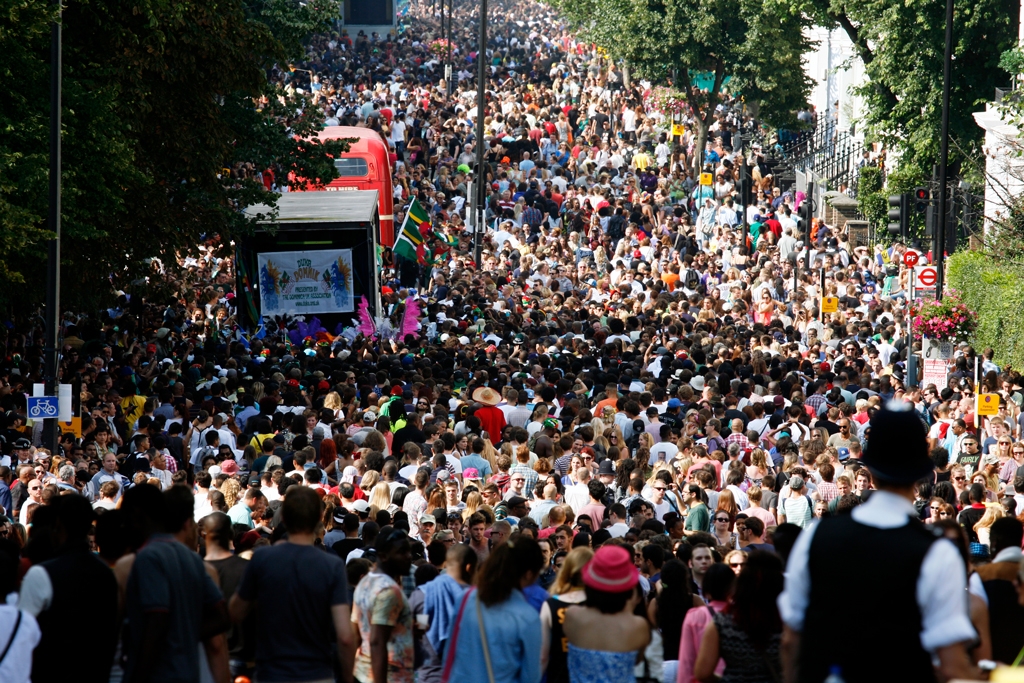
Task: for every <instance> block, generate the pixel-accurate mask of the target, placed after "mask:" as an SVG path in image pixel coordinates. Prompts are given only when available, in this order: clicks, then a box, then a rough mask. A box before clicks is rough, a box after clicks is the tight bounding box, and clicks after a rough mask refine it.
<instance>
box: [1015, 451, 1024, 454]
mask: <svg viewBox="0 0 1024 683" xmlns="http://www.w3.org/2000/svg"><path fill="white" fill-rule="evenodd" d="M1013 454H1014V455H1024V451H1014V452H1013Z"/></svg>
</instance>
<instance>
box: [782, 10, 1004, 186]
mask: <svg viewBox="0 0 1024 683" xmlns="http://www.w3.org/2000/svg"><path fill="white" fill-rule="evenodd" d="M797 4H798V6H800V7H801V8H802V10H803V11H804V12H806V13H807V14H808V15H810V16H811V17H813V18H814V20H815V23H818V24H820V25H822V26H828V27H835V28H841V29H843V30H844V31H845V32H846V34H847V35H848V36H849V37H850V40H851V41H852V42H853V44H854V46H855V48H856V50H857V54H858V55H859V56H860V58H861V59H862V60H863V62H864V67H865V72H866V74H867V76H868V78H869V79H870V82H869V83H868V84H867V86H866V87H864V88H863V90H862V95H863V96H864V97H865V98H866V100H867V104H868V107H867V121H866V123H867V124H868V126H869V127H870V129H871V132H872V134H873V136H875V137H876V138H878V139H881V140H882V141H884V142H885V144H886V145H887V146H889V147H898V148H900V149H902V150H903V153H904V156H903V159H902V160H901V163H902V162H914V163H916V165H917V166H918V167H919V168H923V169H927V170H929V171H930V169H931V167H932V165H933V164H934V163H936V161H937V159H938V155H939V144H940V139H939V138H940V136H939V133H940V130H941V126H940V124H941V116H942V63H943V55H944V49H945V48H944V46H945V22H946V16H945V11H946V8H945V3H944V2H941V1H940V0H901V1H900V2H893V1H892V0H856V1H855V0H797ZM1018 15H1019V6H1018V3H1016V2H1011V0H972V1H971V2H964V1H963V0H958V1H957V2H956V5H955V15H954V33H953V39H954V53H953V54H954V61H953V78H952V80H951V83H952V86H951V91H950V126H949V130H950V136H951V137H952V138H953V139H954V140H956V141H957V142H958V143H959V147H960V148H962V149H963V150H968V151H971V150H974V149H976V148H977V146H978V144H979V143H980V140H981V137H982V133H983V131H982V130H981V129H980V128H979V127H978V125H977V124H976V123H975V121H974V119H973V118H972V116H971V115H972V113H973V112H975V111H978V109H979V108H980V106H981V104H982V103H983V102H985V101H988V100H991V98H992V96H993V90H994V88H996V87H999V86H1005V85H1007V84H1008V83H1009V76H1008V74H1007V72H1006V70H1004V69H1003V68H1000V56H1001V55H1002V54H1003V52H1004V51H1006V50H1007V49H1009V48H1010V47H1011V46H1013V45H1014V44H1015V43H1016V40H1017V19H1018ZM956 150H957V146H956V145H954V146H953V148H951V157H952V158H953V161H954V163H955V162H956V161H957V159H956V157H957V151H956Z"/></svg>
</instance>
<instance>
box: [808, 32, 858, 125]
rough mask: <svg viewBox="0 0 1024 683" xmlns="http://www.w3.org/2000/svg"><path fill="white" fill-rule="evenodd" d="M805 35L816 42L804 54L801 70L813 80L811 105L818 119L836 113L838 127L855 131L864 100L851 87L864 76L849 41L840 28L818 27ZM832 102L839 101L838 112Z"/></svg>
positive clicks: (855, 85) (829, 116)
mask: <svg viewBox="0 0 1024 683" xmlns="http://www.w3.org/2000/svg"><path fill="white" fill-rule="evenodd" d="M807 37H808V38H810V39H811V40H812V41H814V42H815V44H816V46H815V49H814V51H812V52H809V53H807V54H805V55H804V71H806V72H807V75H808V76H809V77H810V78H811V80H812V81H813V83H814V84H813V86H812V90H811V104H812V105H814V107H815V108H816V109H817V111H818V115H819V120H821V118H829V119H831V117H834V116H838V119H839V128H840V129H841V130H849V129H850V127H851V126H854V125H856V129H857V130H858V131H859V130H860V129H861V128H862V126H861V125H860V123H859V121H860V118H861V116H862V115H863V112H864V102H863V100H862V99H861V98H860V97H857V96H856V95H854V94H853V88H854V87H857V86H859V85H861V84H863V83H864V82H866V80H867V79H866V77H865V75H864V64H863V62H861V60H860V57H857V56H856V51H855V50H854V47H853V43H851V42H850V39H849V37H848V36H847V35H846V32H845V31H843V30H842V29H837V30H834V31H831V32H830V31H829V30H828V29H825V28H822V27H820V26H816V27H814V28H813V29H810V30H809V31H808V32H807ZM830 66H831V69H830V68H829V67H830ZM830 76H831V78H830ZM836 102H839V107H838V112H837V111H836V107H835V103H836Z"/></svg>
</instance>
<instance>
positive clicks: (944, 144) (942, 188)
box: [933, 0, 953, 301]
mask: <svg viewBox="0 0 1024 683" xmlns="http://www.w3.org/2000/svg"><path fill="white" fill-rule="evenodd" d="M952 69H953V0H946V55H945V60H944V61H943V63H942V132H941V133H940V143H941V149H940V151H939V219H938V221H937V223H938V224H937V226H936V230H935V235H934V241H933V244H934V251H933V253H934V254H935V271H936V274H937V275H938V281H937V282H936V283H935V299H936V300H937V301H942V289H943V286H944V284H945V279H946V278H945V273H944V272H943V271H944V270H945V267H944V266H945V264H944V261H945V250H946V200H947V195H948V194H949V188H948V187H947V186H946V171H947V167H948V166H949V90H950V76H951V71H952Z"/></svg>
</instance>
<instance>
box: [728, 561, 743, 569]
mask: <svg viewBox="0 0 1024 683" xmlns="http://www.w3.org/2000/svg"><path fill="white" fill-rule="evenodd" d="M745 564H746V562H730V563H729V566H730V567H732V568H733V569H736V568H737V567H742V566H743V565H745Z"/></svg>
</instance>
